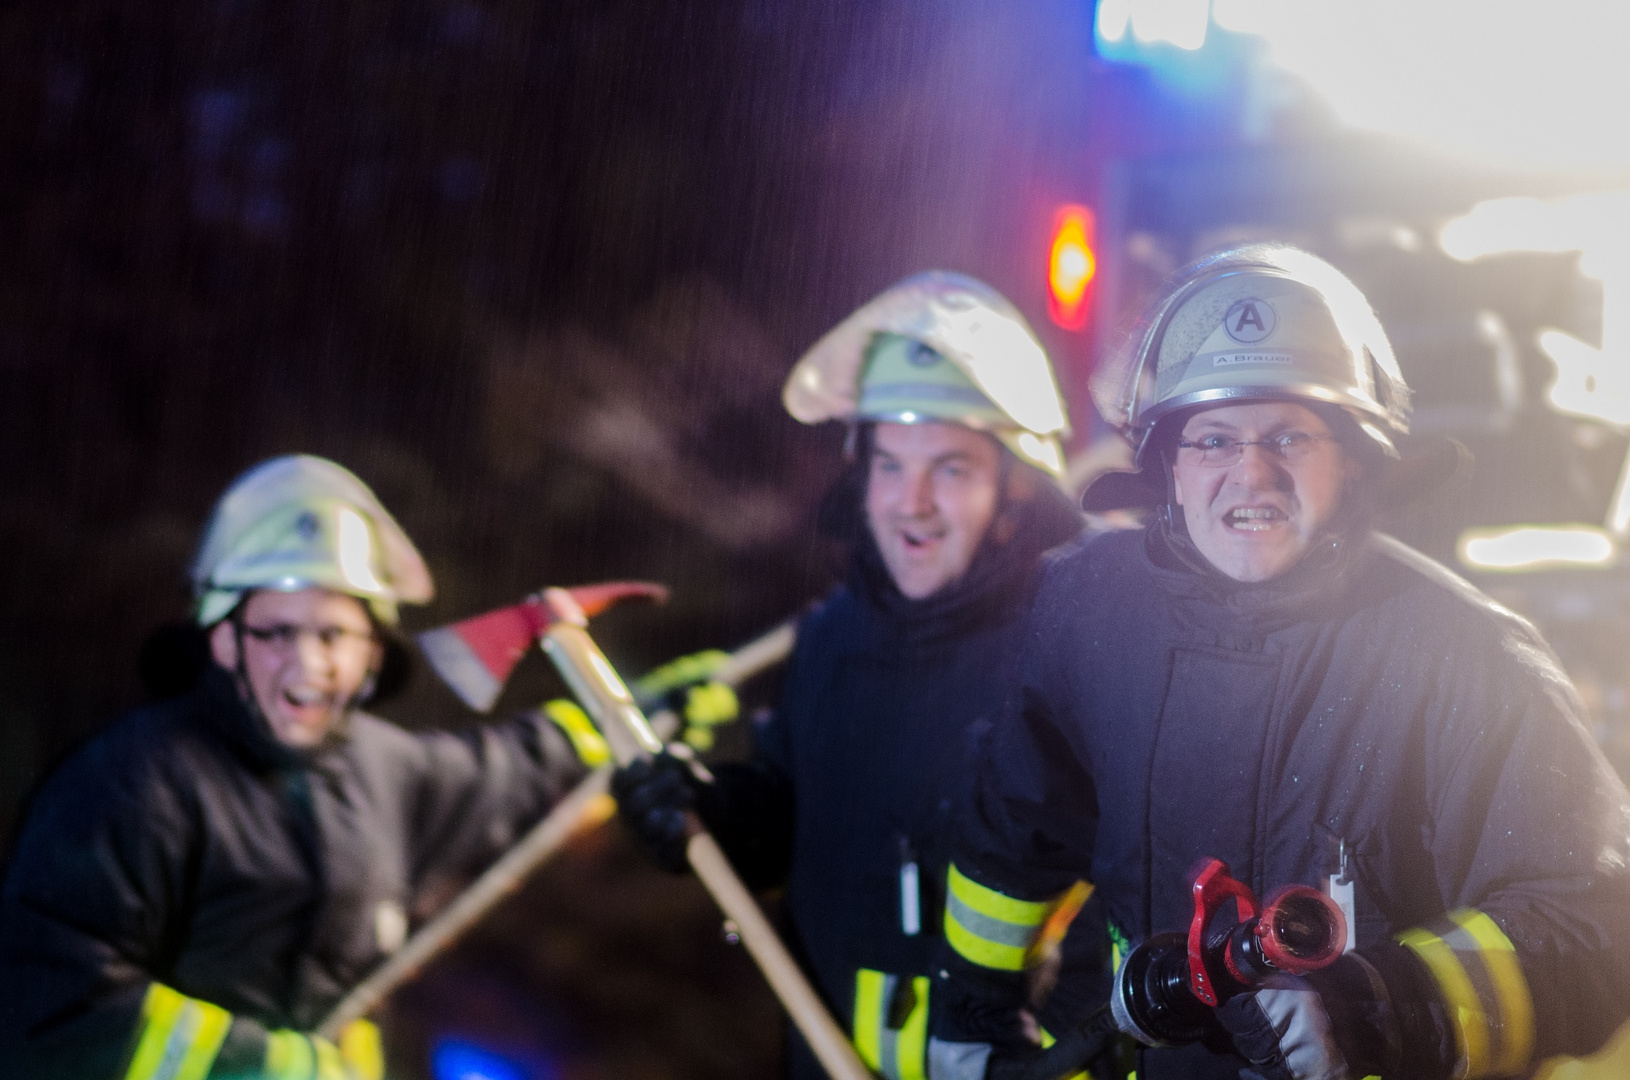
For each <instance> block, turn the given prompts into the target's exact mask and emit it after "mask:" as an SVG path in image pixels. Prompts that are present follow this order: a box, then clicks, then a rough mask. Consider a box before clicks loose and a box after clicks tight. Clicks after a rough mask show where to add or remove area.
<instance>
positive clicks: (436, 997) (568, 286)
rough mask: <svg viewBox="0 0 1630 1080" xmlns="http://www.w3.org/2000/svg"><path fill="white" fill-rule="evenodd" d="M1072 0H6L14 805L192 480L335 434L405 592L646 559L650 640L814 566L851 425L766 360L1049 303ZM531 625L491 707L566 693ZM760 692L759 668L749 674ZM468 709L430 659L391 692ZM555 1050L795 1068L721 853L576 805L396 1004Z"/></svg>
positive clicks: (455, 714)
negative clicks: (370, 501)
mask: <svg viewBox="0 0 1630 1080" xmlns="http://www.w3.org/2000/svg"><path fill="white" fill-rule="evenodd" d="M1089 14H1090V12H1089V11H1088V9H1087V8H1086V7H1085V6H1083V5H1080V4H1071V3H1062V2H1060V3H1036V4H1019V5H1008V4H998V3H977V2H935V3H927V2H914V0H885V2H859V0H823V2H820V3H808V4H785V3H776V2H772V0H718V2H715V3H708V4H680V3H657V2H632V0H595V2H582V0H565V2H560V3H553V4H533V3H523V2H519V0H496V2H489V3H479V4H478V3H474V2H465V0H409V2H402V3H383V2H375V0H350V2H342V3H334V2H327V0H322V2H319V0H281V2H278V3H271V2H268V0H176V2H173V3H167V4H157V3H151V2H141V0H85V2H80V0H57V2H51V3H21V2H12V3H7V4H3V5H0V162H3V167H0V469H3V472H4V477H5V481H4V484H5V486H4V491H5V498H4V499H3V501H0V550H3V551H4V553H5V558H4V560H3V563H0V567H3V568H0V575H3V577H0V605H3V608H0V612H3V617H0V826H3V827H5V828H7V829H8V831H9V829H10V828H11V827H12V826H13V824H14V818H15V814H16V811H17V809H18V807H19V804H20V801H21V800H22V799H23V797H24V795H25V793H26V790H27V789H28V787H29V786H30V785H31V784H32V783H33V782H35V781H36V780H37V779H38V778H39V776H40V775H41V774H42V771H43V770H45V769H46V768H48V767H49V764H50V763H51V762H52V761H53V760H55V759H57V758H58V757H59V756H60V755H61V754H62V753H63V752H65V750H66V749H68V748H70V747H71V746H73V745H74V744H76V743H77V742H78V741H80V740H81V739H82V738H84V737H85V736H86V735H87V734H88V733H90V732H91V731H93V730H95V729H96V728H97V727H98V726H99V725H101V724H103V723H105V722H107V721H108V720H109V719H111V718H112V717H114V716H115V715H117V714H118V713H119V712H120V711H122V710H123V709H125V708H127V707H129V706H131V705H132V704H135V703H136V702H138V701H139V700H140V698H141V691H140V689H139V684H138V681H137V677H136V655H137V651H138V648H139V646H140V644H141V642H142V640H143V639H144V637H145V636H146V635H147V633H148V632H149V631H150V630H151V629H152V628H154V627H155V626H157V625H158V624H160V623H163V622H165V621H167V620H170V619H173V618H176V617H178V616H180V615H182V614H183V612H184V606H185V597H184V595H183V593H182V590H181V585H180V582H181V580H182V573H183V570H184V568H185V565H186V561H187V559H188V557H189V555H190V552H191V548H192V545H193V543H194V541H195V537H196V533H197V530H198V529H199V528H200V526H201V524H202V522H203V519H204V517H205V516H206V514H207V512H208V510H209V507H210V505H211V504H212V502H213V501H214V499H215V498H216V497H217V495H218V494H219V493H220V492H221V490H222V489H223V488H224V487H225V485H226V484H227V483H228V482H229V481H230V480H231V479H232V478H233V477H234V476H235V475H236V474H238V473H239V472H240V471H241V470H243V469H245V468H246V467H248V466H249V465H251V464H253V463H254V462H256V461H258V460H260V459H262V458H265V457H267V456H269V455H273V454H279V453H286V452H290V451H309V452H313V453H318V454H323V455H327V456H331V457H333V458H335V459H336V460H338V461H340V462H342V463H343V464H345V465H347V466H349V467H350V468H352V469H354V470H355V471H356V472H358V473H359V474H360V475H361V476H362V477H363V478H364V479H365V480H366V481H368V482H369V483H370V484H371V485H373V486H374V487H375V489H376V490H377V491H378V492H379V494H380V496H381V498H382V499H383V500H384V502H385V504H386V505H387V506H388V507H390V508H391V509H392V511H393V512H394V513H395V514H396V515H397V517H398V518H399V519H400V520H401V521H402V523H403V525H404V526H405V527H406V529H407V530H408V532H409V533H410V534H411V535H412V536H413V538H414V539H415V540H416V542H417V543H418V544H419V546H420V547H421V548H422V549H423V550H424V552H425V554H426V557H427V558H428V560H429V562H430V565H431V568H432V570H433V572H434V573H435V576H436V581H437V585H438V596H437V599H436V602H435V603H434V604H433V605H431V606H430V607H429V608H428V609H425V610H423V611H412V612H410V613H409V614H408V620H409V622H408V626H409V628H410V629H420V628H424V627H427V626H431V625H435V624H438V623H440V622H443V621H446V620H448V619H450V618H454V617H457V616H461V615H464V614H469V613H473V612H475V611H477V610H483V609H485V608H487V607H491V606H495V605H498V604H501V603H504V602H507V601H510V600H512V599H514V598H517V597H519V596H520V595H521V594H523V593H525V592H529V591H531V590H533V589H536V588H537V587H539V586H541V585H544V584H550V583H561V584H565V583H573V582H579V581H588V580H596V579H601V578H605V577H609V576H624V577H628V576H637V577H644V578H650V579H656V580H661V581H664V582H667V583H668V584H670V585H671V586H673V588H674V599H673V602H672V603H671V604H670V605H669V606H668V607H667V608H666V609H664V610H661V611H655V610H650V609H647V610H643V611H641V610H630V611H627V612H619V613H617V614H615V615H613V616H611V617H609V618H608V619H606V620H605V621H604V623H603V625H602V628H601V630H600V631H599V634H600V637H601V640H602V643H603V644H604V645H605V647H606V648H607V650H608V652H609V653H610V654H611V656H612V658H613V659H614V661H616V662H617V663H619V664H620V665H622V666H623V667H624V668H625V670H627V671H629V672H630V673H633V672H637V671H639V670H640V669H642V668H643V667H644V666H646V665H649V664H652V663H655V662H659V661H661V660H664V659H667V658H668V657H670V656H672V655H675V654H677V653H680V652H683V651H689V650H692V649H696V648H701V647H705V646H729V645H732V644H735V643H737V642H739V641H743V640H746V639H747V638H748V637H751V636H752V635H754V634H756V633H757V632H759V631H761V630H763V629H766V628H768V627H769V626H770V625H772V624H773V623H775V622H777V621H779V620H780V619H781V618H783V617H785V616H786V615H787V614H789V613H791V612H792V611H794V610H795V609H797V608H798V607H799V606H800V605H802V604H803V603H805V602H807V601H808V600H810V599H812V598H813V597H815V596H817V595H819V594H820V593H821V592H822V591H823V590H824V589H825V588H826V586H827V584H828V582H829V580H830V579H829V568H830V561H831V552H829V551H827V550H826V549H824V548H822V547H821V546H820V545H819V544H818V543H817V542H816V540H815V538H814V534H813V530H812V529H811V527H810V521H811V515H812V508H813V504H814V502H815V500H816V499H817V498H818V496H819V493H820V492H821V491H822V490H823V489H824V487H825V485H826V484H827V483H828V482H829V481H830V479H831V478H832V477H833V476H834V475H835V473H836V471H837V469H838V467H839V464H840V457H839V448H840V445H841V435H840V433H838V432H836V431H833V430H824V431H818V430H811V429H803V428H800V427H799V425H797V424H796V423H794V422H793V421H791V420H790V419H789V418H788V417H787V416H786V415H785V413H784V412H783V411H782V409H781V406H780V400H779V392H780V385H781V381H782V379H783V378H784V377H785V374H786V372H787V370H788V369H789V368H790V366H791V364H792V362H793V360H794V359H795V358H796V357H797V355H798V354H799V352H801V351H802V349H804V348H805V347H807V346H808V345H809V344H810V343H811V342H812V341H813V340H814V339H815V338H816V337H817V336H818V335H819V334H820V333H821V332H822V331H823V330H824V329H825V328H827V327H828V326H829V325H830V324H832V323H833V322H835V321H836V320H837V319H839V318H840V317H842V316H843V315H844V314H846V313H847V312H848V311H849V310H850V309H851V308H853V307H854V306H856V305H858V304H859V303H860V302H861V301H863V300H864V299H866V298H867V297H868V296H870V295H872V294H873V293H875V292H877V291H879V290H881V289H882V288H883V287H885V286H886V285H888V284H889V283H890V282H892V281H894V280H896V279H898V278H900V277H902V276H905V275H906V274H908V273H912V272H915V271H917V270H920V269H923V268H926V267H931V266H945V267H951V268H956V269H961V270H965V271H968V272H972V273H974V274H977V275H981V276H984V277H986V278H988V279H989V280H991V281H992V282H993V283H994V284H996V285H997V286H998V287H999V288H1001V289H1003V290H1004V291H1006V292H1008V293H1009V294H1010V295H1011V296H1013V298H1014V299H1015V301H1016V302H1017V303H1019V305H1020V306H1021V307H1022V308H1024V309H1026V311H1027V312H1028V314H1029V315H1030V316H1031V318H1032V319H1033V320H1035V321H1037V322H1038V325H1039V324H1043V323H1045V302H1044V300H1043V295H1044V294H1043V292H1042V287H1043V284H1042V283H1043V278H1042V274H1043V271H1042V269H1041V267H1040V264H1039V262H1038V261H1037V259H1036V258H1035V256H1034V249H1035V248H1037V247H1039V246H1042V245H1044V243H1045V231H1046V229H1047V228H1048V224H1049V221H1048V215H1049V213H1050V212H1051V206H1052V203H1053V202H1055V201H1056V200H1057V198H1058V197H1059V195H1060V193H1061V192H1064V191H1065V190H1066V189H1067V188H1068V186H1069V178H1070V176H1071V173H1072V170H1074V169H1076V168H1077V166H1078V164H1079V162H1078V160H1076V157H1075V155H1078V153H1079V149H1078V148H1079V146H1080V144H1081V140H1082V138H1083V136H1084V124H1085V118H1086V114H1087V95H1086V93H1085V90H1084V75H1083V72H1084V66H1085V62H1086V61H1085V58H1086V52H1087V45H1088V36H1087V25H1088V24H1087V19H1088V17H1089ZM553 689H554V687H553V686H552V685H551V683H550V679H549V673H548V671H547V665H546V664H544V663H542V662H541V661H537V660H534V661H530V662H529V663H528V664H527V665H526V666H525V667H524V668H523V672H522V677H521V678H519V679H518V680H517V685H516V686H515V687H514V689H513V692H512V693H511V694H509V695H507V696H506V698H505V701H504V703H503V704H502V705H501V707H505V706H508V707H524V706H527V705H532V704H536V703H537V701H538V700H541V698H542V697H543V696H544V695H546V694H547V693H550V692H552V690H553ZM759 696H761V697H762V696H763V694H762V692H761V693H760V695H759ZM386 711H387V712H388V713H389V714H390V715H392V716H393V717H394V718H396V719H399V720H402V721H403V722H406V723H410V724H421V723H455V724H456V723H463V722H466V721H467V714H464V713H462V712H461V710H460V709H459V707H458V705H457V703H456V702H455V700H454V699H453V698H452V696H451V695H450V694H449V693H447V692H445V691H443V690H442V689H441V688H440V687H439V686H437V685H435V684H434V680H433V679H432V678H431V677H430V676H428V674H426V673H424V672H421V673H420V674H419V676H418V678H417V680H416V682H415V684H414V685H413V687H412V688H411V690H410V692H409V693H408V694H407V695H406V696H405V697H404V698H402V699H400V700H399V701H397V702H396V703H394V704H393V706H392V707H390V708H388V709H387V710H386ZM385 1023H386V1028H387V1033H388V1037H389V1039H390V1041H391V1043H392V1046H393V1057H394V1059H395V1060H394V1061H393V1072H392V1075H393V1076H398V1077H413V1076H419V1075H425V1074H426V1065H425V1059H426V1048H427V1046H428V1045H429V1043H430V1042H431V1040H432V1039H433V1038H434V1037H437V1036H439V1035H441V1034H443V1033H451V1034H455V1035H457V1034H463V1035H469V1036H472V1037H476V1038H478V1039H479V1040H480V1041H482V1042H484V1043H485V1044H487V1045H489V1046H491V1047H493V1048H495V1049H498V1050H500V1051H501V1052H503V1053H505V1054H506V1055H507V1056H508V1057H510V1058H511V1059H513V1060H514V1061H515V1062H517V1063H519V1064H522V1065H524V1066H526V1067H527V1068H528V1069H530V1070H531V1072H530V1074H529V1075H532V1076H535V1077H545V1076H556V1075H559V1076H571V1077H602V1076H603V1077H611V1076H616V1077H620V1078H633V1077H653V1078H655V1077H731V1076H735V1077H762V1076H771V1075H774V1070H775V1061H776V1060H777V1056H778V1054H779V1040H780V1021H779V1014H778V1011H777V1009H776V1007H775V1006H774V1004H773V1002H772V1000H771V999H770V997H769V994H768V992H767V990H766V989H765V988H764V987H763V984H762V982H760V981H759V979H758V976H757V975H756V973H754V972H753V970H752V968H751V965H750V964H749V962H748V961H747V960H746V958H745V957H744V956H743V955H741V954H740V952H739V950H733V949H730V948H728V947H727V946H725V945H723V944H722V943H721V942H720V940H719V926H718V919H717V916H716V914H715V913H714V911H713V909H712V908H711V906H710V903H709V901H708V900H707V899H706V897H705V895H704V894H703V893H702V892H701V890H700V888H699V887H698V886H696V885H695V884H694V883H692V882H684V883H681V884H678V885H675V884H673V883H672V882H671V881H670V880H668V879H665V878H664V877H663V876H662V875H660V874H658V873H656V872H654V871H648V870H646V869H645V868H644V867H643V866H642V865H641V864H640V863H639V862H638V860H637V857H636V856H635V855H634V854H633V853H632V852H631V851H630V850H629V849H627V848H625V846H624V845H623V843H622V842H621V838H620V837H619V836H618V835H617V834H616V832H615V831H614V830H604V831H602V833H600V834H598V835H597V836H594V837H591V838H589V839H588V840H587V841H585V842H583V843H580V844H579V845H578V847H577V848H575V849H574V851H573V852H572V853H571V854H570V855H569V856H568V857H567V858H565V859H564V860H562V862H560V863H559V864H557V865H555V866H554V867H552V868H551V869H549V870H548V871H546V872H545V873H544V874H542V875H541V876H540V878H539V879H538V880H537V882H536V883H535V884H534V885H533V886H532V887H531V888H529V889H528V890H527V891H526V892H525V893H524V894H523V895H522V896H521V897H520V898H518V899H516V900H514V901H511V902H510V903H508V904H507V905H506V906H505V907H504V908H503V909H502V910H501V911H500V912H499V913H498V915H497V916H496V917H495V918H494V919H493V920H492V921H491V922H490V924H489V925H488V926H486V927H485V928H483V929H482V930H481V931H479V932H478V933H477V934H476V935H475V936H474V937H473V938H472V940H471V941H470V942H469V943H468V944H467V945H466V946H465V947H463V948H461V949H460V950H459V951H458V952H457V953H456V954H455V955H453V956H451V957H449V958H448V959H447V960H445V961H443V962H442V963H441V964H440V965H439V966H438V967H437V968H436V969H435V970H434V971H432V972H431V973H430V974H429V975H428V976H427V977H426V978H424V979H422V980H421V982H420V983H419V984H418V985H416V986H415V987H413V988H412V989H411V990H410V991H408V992H407V993H405V994H403V995H402V997H401V998H400V999H399V1002H398V1003H397V1005H396V1007H395V1009H394V1011H393V1013H392V1014H391V1015H389V1016H387V1017H386V1018H385Z"/></svg>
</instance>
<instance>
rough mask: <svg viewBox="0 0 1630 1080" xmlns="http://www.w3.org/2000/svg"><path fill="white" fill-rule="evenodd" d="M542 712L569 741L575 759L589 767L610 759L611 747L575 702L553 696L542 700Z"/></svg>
mask: <svg viewBox="0 0 1630 1080" xmlns="http://www.w3.org/2000/svg"><path fill="white" fill-rule="evenodd" d="M543 713H544V715H545V716H547V717H548V718H549V719H551V720H553V721H554V722H555V726H556V727H558V728H560V730H561V733H562V734H563V735H565V736H566V738H567V739H569V740H570V741H571V744H572V750H573V751H575V752H576V754H577V760H579V761H581V762H582V763H583V764H585V765H587V766H588V767H589V768H591V769H592V768H597V767H598V766H601V765H604V764H606V763H607V762H609V761H610V760H611V747H610V746H608V745H606V740H605V738H604V737H603V736H602V735H601V734H600V732H599V731H597V730H595V727H594V721H592V720H590V719H589V714H588V713H586V712H584V711H583V707H582V706H581V705H579V704H578V703H577V702H575V701H567V700H566V699H565V698H555V699H554V700H553V701H546V702H544V705H543Z"/></svg>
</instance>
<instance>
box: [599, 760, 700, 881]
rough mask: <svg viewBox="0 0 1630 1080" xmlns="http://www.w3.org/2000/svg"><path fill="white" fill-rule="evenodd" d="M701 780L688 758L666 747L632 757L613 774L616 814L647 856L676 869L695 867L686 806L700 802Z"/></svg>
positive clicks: (676, 872) (612, 790)
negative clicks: (643, 757) (689, 858)
mask: <svg viewBox="0 0 1630 1080" xmlns="http://www.w3.org/2000/svg"><path fill="white" fill-rule="evenodd" d="M700 784H701V780H699V779H698V778H697V777H696V774H695V772H694V771H693V770H692V768H691V766H690V765H689V764H688V763H686V762H684V761H681V760H679V759H678V758H677V757H675V756H673V755H672V754H669V753H666V752H664V753H661V754H658V755H656V756H655V757H653V758H651V759H649V760H640V761H634V762H630V763H629V764H628V765H626V766H624V767H623V768H621V769H618V770H617V771H616V773H614V774H613V775H612V777H611V793H612V795H613V796H615V797H616V799H617V816H618V817H620V818H622V821H623V824H624V825H625V826H627V827H628V830H629V832H631V833H633V834H634V840H635V842H636V843H638V844H639V846H640V850H641V851H643V852H645V855H646V857H647V858H649V859H650V860H651V861H652V862H654V863H656V864H657V865H658V866H660V867H661V868H662V869H664V870H666V871H668V872H669V873H671V874H683V873H685V872H687V871H688V870H689V869H690V863H689V861H687V860H686V858H685V846H686V843H687V842H688V841H689V839H690V834H689V830H688V826H687V822H686V812H687V811H689V810H692V809H694V808H695V806H696V796H697V788H698V786H699V785H700Z"/></svg>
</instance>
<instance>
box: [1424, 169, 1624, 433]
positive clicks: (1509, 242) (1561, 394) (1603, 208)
mask: <svg viewBox="0 0 1630 1080" xmlns="http://www.w3.org/2000/svg"><path fill="white" fill-rule="evenodd" d="M1438 242H1439V243H1440V244H1441V245H1442V246H1443V250H1444V251H1445V252H1447V253H1448V254H1449V255H1451V256H1453V257H1454V258H1456V259H1460V260H1461V261H1463V262H1470V261H1472V260H1474V259H1481V258H1484V257H1486V256H1490V255H1500V254H1505V253H1507V252H1515V251H1548V252H1559V251H1578V252H1581V253H1582V257H1581V258H1580V260H1579V269H1580V271H1581V272H1582V273H1584V274H1585V275H1587V276H1589V277H1595V278H1598V279H1599V280H1600V281H1601V283H1602V347H1601V348H1600V349H1598V348H1595V347H1593V346H1591V345H1588V344H1586V343H1585V342H1583V341H1580V340H1578V339H1577V338H1575V337H1572V336H1571V335H1568V334H1565V333H1563V332H1562V331H1560V330H1544V331H1542V332H1541V333H1540V335H1539V347H1540V350H1541V351H1542V352H1544V353H1545V355H1546V356H1547V357H1548V358H1550V360H1551V362H1552V363H1553V364H1555V365H1556V379H1555V380H1554V381H1553V382H1552V384H1551V386H1550V388H1549V396H1550V401H1551V404H1552V405H1554V406H1555V407H1556V408H1557V409H1559V410H1561V411H1562V412H1566V413H1571V414H1573V415H1575V416H1583V417H1587V418H1589V419H1592V420H1601V421H1603V422H1605V423H1609V424H1616V425H1619V426H1625V427H1630V192H1622V191H1610V192H1599V193H1592V194H1587V195H1571V196H1568V197H1567V198H1563V199H1555V200H1552V201H1550V202H1545V201H1542V200H1540V199H1530V198H1516V199H1491V200H1489V201H1488V202H1483V203H1478V204H1477V205H1476V206H1474V207H1472V209H1471V212H1470V213H1468V214H1466V215H1465V216H1464V217H1459V218H1456V219H1455V220H1453V221H1451V222H1449V223H1448V224H1447V225H1445V226H1444V227H1443V229H1442V231H1441V232H1440V233H1439V234H1438Z"/></svg>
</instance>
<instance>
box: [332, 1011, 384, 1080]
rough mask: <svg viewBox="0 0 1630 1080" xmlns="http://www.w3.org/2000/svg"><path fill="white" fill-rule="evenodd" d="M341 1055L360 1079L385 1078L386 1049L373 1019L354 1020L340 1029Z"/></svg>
mask: <svg viewBox="0 0 1630 1080" xmlns="http://www.w3.org/2000/svg"><path fill="white" fill-rule="evenodd" d="M340 1057H342V1058H344V1059H345V1064H346V1065H347V1066H349V1067H350V1069H351V1072H352V1074H353V1075H354V1076H356V1077H358V1078H359V1080H383V1077H384V1075H385V1050H384V1047H383V1046H381V1045H380V1042H379V1028H377V1027H375V1026H374V1023H373V1021H372V1020H353V1021H351V1022H350V1023H349V1024H346V1025H345V1027H344V1029H343V1030H341V1031H340Z"/></svg>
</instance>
